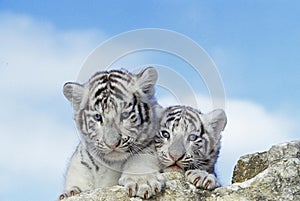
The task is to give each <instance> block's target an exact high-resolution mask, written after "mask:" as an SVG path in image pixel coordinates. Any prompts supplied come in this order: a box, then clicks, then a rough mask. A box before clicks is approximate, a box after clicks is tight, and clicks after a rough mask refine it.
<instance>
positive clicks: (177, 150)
mask: <svg viewBox="0 0 300 201" xmlns="http://www.w3.org/2000/svg"><path fill="white" fill-rule="evenodd" d="M226 122H227V118H226V115H225V112H224V111H223V110H221V109H218V110H214V111H212V112H210V113H208V114H202V113H200V111H198V110H196V109H194V108H191V107H187V106H171V107H168V108H166V109H165V110H164V112H163V114H162V118H161V121H160V130H159V132H158V133H157V135H156V138H155V146H156V150H157V154H158V157H159V160H160V162H161V165H162V166H163V167H162V168H163V169H164V170H166V169H180V170H182V171H183V172H184V173H185V176H186V179H187V180H188V181H189V182H190V183H192V184H194V185H195V186H196V187H199V188H203V189H209V190H211V189H214V188H217V187H219V186H220V182H219V181H218V179H217V178H216V175H215V171H214V166H215V163H216V160H217V158H218V154H219V151H220V139H221V135H220V133H221V131H222V130H223V129H224V128H225V126H226Z"/></svg>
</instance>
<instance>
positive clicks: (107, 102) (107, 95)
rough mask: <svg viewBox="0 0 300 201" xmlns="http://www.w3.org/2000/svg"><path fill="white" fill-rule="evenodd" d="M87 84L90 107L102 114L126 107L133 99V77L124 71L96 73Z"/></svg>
mask: <svg viewBox="0 0 300 201" xmlns="http://www.w3.org/2000/svg"><path fill="white" fill-rule="evenodd" d="M88 84H89V97H90V105H91V106H92V107H95V109H97V110H100V111H102V112H104V111H105V110H110V109H112V108H115V109H118V107H126V106H127V104H129V103H128V102H130V101H132V100H133V99H134V94H133V93H132V92H133V91H134V89H132V88H134V75H133V74H131V73H130V72H128V71H126V70H111V71H102V72H98V73H96V74H95V75H94V76H93V77H92V78H91V79H90V80H89V83H88ZM106 112H108V111H106Z"/></svg>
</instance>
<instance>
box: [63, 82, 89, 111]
mask: <svg viewBox="0 0 300 201" xmlns="http://www.w3.org/2000/svg"><path fill="white" fill-rule="evenodd" d="M63 93H64V95H65V97H66V98H67V99H68V100H69V101H70V102H71V103H72V105H73V108H74V110H76V111H77V110H78V109H79V108H80V103H81V101H82V99H83V95H84V87H83V85H81V84H79V83H76V82H67V83H65V85H64V88H63Z"/></svg>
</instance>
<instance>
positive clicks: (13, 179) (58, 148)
mask: <svg viewBox="0 0 300 201" xmlns="http://www.w3.org/2000/svg"><path fill="white" fill-rule="evenodd" d="M0 33H1V35H0V44H1V45H0V52H1V55H0V93H1V105H0V110H1V115H0V138H1V146H0V157H1V161H0V167H1V168H0V169H1V172H2V173H4V172H5V173H6V175H5V176H3V177H1V178H2V180H1V184H0V188H1V190H0V194H1V198H0V199H1V200H2V199H3V200H14V199H15V200H18V198H17V196H19V195H17V194H15V195H14V196H16V197H13V195H8V193H9V192H13V190H15V189H17V187H16V186H18V185H20V184H26V189H28V190H29V191H32V193H33V192H35V191H39V193H38V194H39V195H41V196H42V197H38V198H37V200H49V197H48V196H49V194H50V195H51V196H53V197H52V198H53V199H55V198H56V197H55V196H57V194H58V193H60V192H59V191H60V190H61V188H62V183H63V182H62V181H63V179H62V178H63V174H64V171H65V168H66V165H67V160H68V158H69V157H70V156H71V154H72V152H73V150H74V149H75V147H76V145H77V143H78V137H77V135H76V129H75V125H74V123H73V120H72V114H71V113H72V111H71V106H70V105H69V104H68V103H67V100H64V99H63V95H62V86H63V84H64V83H65V82H66V81H71V80H76V78H77V76H78V73H79V70H80V67H81V64H82V63H83V61H84V59H85V58H86V56H87V55H88V53H89V52H90V51H91V50H93V49H94V48H95V46H96V45H97V44H98V43H99V42H100V41H102V40H103V39H104V36H103V34H101V33H99V32H96V31H94V30H90V31H77V30H72V31H60V30H58V29H56V28H55V27H54V26H52V25H51V24H50V23H48V22H44V21H38V20H34V19H32V18H30V17H28V16H23V15H15V14H11V13H0ZM57 100H59V101H57ZM62 108H66V109H62ZM49 187H50V189H49ZM44 188H47V190H46V191H44V190H43V193H41V192H42V190H41V189H44ZM12 189H13V190H12ZM32 193H27V194H26V195H25V194H22V199H23V200H24V199H25V200H34V198H32V197H31V198H29V197H26V196H30V195H31V194H32ZM47 194H48V195H47ZM20 196H21V193H20ZM24 196H25V197H24Z"/></svg>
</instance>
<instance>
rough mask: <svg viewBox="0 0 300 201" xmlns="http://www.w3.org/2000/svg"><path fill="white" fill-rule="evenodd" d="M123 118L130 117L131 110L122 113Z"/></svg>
mask: <svg viewBox="0 0 300 201" xmlns="http://www.w3.org/2000/svg"><path fill="white" fill-rule="evenodd" d="M121 117H122V119H127V118H128V117H129V112H123V113H122V114H121Z"/></svg>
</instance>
